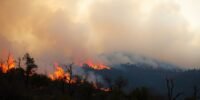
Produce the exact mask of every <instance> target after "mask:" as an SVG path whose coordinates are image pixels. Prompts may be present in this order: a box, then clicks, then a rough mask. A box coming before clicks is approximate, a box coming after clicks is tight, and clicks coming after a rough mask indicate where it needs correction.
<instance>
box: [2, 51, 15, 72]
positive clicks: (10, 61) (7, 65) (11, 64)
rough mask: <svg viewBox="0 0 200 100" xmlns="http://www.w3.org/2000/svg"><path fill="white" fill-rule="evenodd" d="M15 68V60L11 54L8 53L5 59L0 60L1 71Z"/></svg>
mask: <svg viewBox="0 0 200 100" xmlns="http://www.w3.org/2000/svg"><path fill="white" fill-rule="evenodd" d="M13 68H15V60H14V58H13V56H12V55H10V54H9V55H8V58H7V61H1V62H0V69H1V70H2V72H3V73H7V72H8V71H9V70H11V69H13Z"/></svg>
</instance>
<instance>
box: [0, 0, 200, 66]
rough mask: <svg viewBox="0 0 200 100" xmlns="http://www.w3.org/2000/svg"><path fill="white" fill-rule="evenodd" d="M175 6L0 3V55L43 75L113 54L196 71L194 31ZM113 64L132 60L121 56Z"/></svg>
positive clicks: (75, 0)
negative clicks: (26, 61) (26, 60)
mask: <svg viewBox="0 0 200 100" xmlns="http://www.w3.org/2000/svg"><path fill="white" fill-rule="evenodd" d="M179 2H181V1H180V0H178V1H173V0H159V1H158V0H154V1H151V2H150V1H148V0H126V1H122V0H96V1H93V0H85V1H82V0H59V1H57V0H48V1H41V0H34V1H28V0H1V1H0V15H1V16H0V44H1V45H0V50H3V49H7V50H9V51H11V52H13V53H14V55H15V56H16V57H19V56H22V55H23V54H24V53H25V52H29V53H31V54H32V55H33V57H35V58H36V61H37V62H38V63H39V64H40V66H42V69H43V70H44V69H46V70H49V69H51V68H50V67H51V64H52V63H54V62H56V61H57V62H58V63H65V62H72V61H82V60H84V59H88V58H91V59H93V58H97V59H98V57H99V56H98V55H100V54H109V53H112V52H126V53H130V54H131V53H135V54H141V55H145V56H147V57H151V58H155V59H158V60H162V61H167V62H171V63H175V64H178V65H181V66H183V67H186V68H188V67H191V68H194V67H198V65H200V63H199V59H200V56H198V55H200V53H199V52H198V51H199V50H200V45H199V44H198V43H199V41H200V35H199V34H198V32H199V31H198V30H192V29H191V28H190V27H191V25H190V22H189V20H188V19H187V18H185V16H184V14H183V13H182V12H183V11H182V5H181V3H179ZM190 3H191V2H190ZM117 61H123V62H130V61H132V60H130V59H128V58H126V57H120V58H119V59H118V58H116V61H115V62H117ZM113 62H114V61H113ZM44 66H47V67H44Z"/></svg>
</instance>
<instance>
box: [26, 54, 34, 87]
mask: <svg viewBox="0 0 200 100" xmlns="http://www.w3.org/2000/svg"><path fill="white" fill-rule="evenodd" d="M23 60H24V61H25V65H26V70H25V75H26V86H28V84H29V77H30V76H32V75H33V74H35V73H36V69H37V67H38V66H37V65H36V64H35V60H34V58H32V57H31V56H30V55H29V53H26V54H25V55H24V57H23Z"/></svg>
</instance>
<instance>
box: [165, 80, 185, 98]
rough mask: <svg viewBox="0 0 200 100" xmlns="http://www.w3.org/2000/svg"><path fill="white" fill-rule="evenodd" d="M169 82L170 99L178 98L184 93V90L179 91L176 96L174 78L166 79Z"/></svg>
mask: <svg viewBox="0 0 200 100" xmlns="http://www.w3.org/2000/svg"><path fill="white" fill-rule="evenodd" d="M166 83H167V96H168V100H176V99H177V98H178V97H180V96H181V95H183V92H180V93H177V94H176V95H175V96H173V94H174V80H173V79H166Z"/></svg>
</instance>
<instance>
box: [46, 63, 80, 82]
mask: <svg viewBox="0 0 200 100" xmlns="http://www.w3.org/2000/svg"><path fill="white" fill-rule="evenodd" d="M54 67H55V71H54V73H53V74H50V75H49V78H50V79H51V80H59V79H64V81H65V82H67V83H70V84H73V83H76V81H77V79H76V78H74V79H71V75H70V73H69V72H65V71H64V69H63V68H62V67H61V66H59V65H58V64H57V63H55V64H54Z"/></svg>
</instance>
